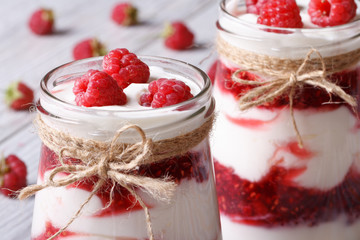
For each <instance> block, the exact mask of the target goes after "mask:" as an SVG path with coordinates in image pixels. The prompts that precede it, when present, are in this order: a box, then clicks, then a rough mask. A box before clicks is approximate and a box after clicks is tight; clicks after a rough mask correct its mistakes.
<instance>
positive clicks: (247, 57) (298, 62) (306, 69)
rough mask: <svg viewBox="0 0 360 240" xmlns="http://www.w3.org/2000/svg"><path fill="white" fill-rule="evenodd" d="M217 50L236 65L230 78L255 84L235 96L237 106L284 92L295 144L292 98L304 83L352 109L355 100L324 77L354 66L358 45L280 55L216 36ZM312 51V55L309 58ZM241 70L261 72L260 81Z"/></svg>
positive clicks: (246, 106) (244, 107)
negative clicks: (290, 56)
mask: <svg viewBox="0 0 360 240" xmlns="http://www.w3.org/2000/svg"><path fill="white" fill-rule="evenodd" d="M217 51H218V53H219V54H220V55H222V56H224V57H226V58H227V59H229V60H231V61H232V62H233V63H235V64H237V65H238V66H239V69H238V70H237V71H235V72H234V73H233V75H232V80H233V81H235V82H238V83H241V84H245V85H252V86H256V87H254V88H253V89H251V90H250V91H248V92H247V93H245V94H244V95H242V96H240V98H239V109H240V110H247V109H250V108H252V107H256V106H259V105H262V104H264V103H268V102H271V101H273V100H274V99H275V98H276V97H279V96H282V95H284V94H287V95H288V96H289V109H290V113H291V117H292V123H293V126H294V129H295V132H296V136H297V139H298V143H299V146H300V147H301V148H302V147H303V140H302V137H301V135H300V132H299V130H298V127H297V124H296V121H295V117H294V111H293V98H294V94H295V90H296V88H299V87H303V86H304V85H305V84H307V85H311V86H313V87H318V88H322V89H324V90H325V91H327V92H328V93H329V94H334V95H337V96H339V97H340V98H342V99H343V100H344V102H346V103H347V104H349V105H350V106H351V107H352V108H353V110H354V112H356V106H357V102H356V99H355V98H354V97H352V96H351V95H349V94H347V93H346V92H345V91H344V90H343V89H342V88H341V87H339V86H337V85H336V83H332V82H331V81H329V80H328V76H329V75H331V74H333V73H337V72H341V71H343V70H345V69H349V68H351V67H353V66H355V65H356V64H357V63H358V62H359V61H360V48H359V49H356V50H354V51H351V52H348V53H344V54H340V55H336V56H331V57H326V58H323V57H322V56H321V54H320V53H319V51H317V50H316V49H310V50H309V52H308V53H307V54H306V56H304V58H303V59H284V58H276V57H271V56H267V55H262V54H257V53H254V52H250V51H246V50H244V49H241V48H238V47H236V46H233V45H231V44H230V43H228V42H227V41H226V40H224V39H222V38H221V37H220V36H218V38H217ZM312 55H316V57H315V58H312ZM242 71H253V72H256V73H258V74H260V75H262V76H265V78H266V80H264V81H250V80H244V79H241V78H239V77H238V75H239V73H240V72H242Z"/></svg>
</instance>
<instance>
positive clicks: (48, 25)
mask: <svg viewBox="0 0 360 240" xmlns="http://www.w3.org/2000/svg"><path fill="white" fill-rule="evenodd" d="M53 26H54V14H53V11H52V10H51V9H45V8H40V9H38V10H36V11H35V12H34V13H33V14H32V15H31V17H30V20H29V27H30V29H31V31H32V32H33V33H35V34H38V35H45V34H50V33H52V31H53Z"/></svg>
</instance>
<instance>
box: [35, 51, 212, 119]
mask: <svg viewBox="0 0 360 240" xmlns="http://www.w3.org/2000/svg"><path fill="white" fill-rule="evenodd" d="M138 58H139V59H141V60H145V61H146V60H154V61H162V62H164V61H165V62H167V63H172V64H178V65H181V66H182V67H187V68H190V69H192V70H193V71H194V72H196V73H197V74H199V76H200V77H201V78H202V79H203V80H204V85H203V86H202V87H201V89H200V91H199V92H198V93H197V94H196V95H195V96H194V97H193V98H191V99H188V100H186V101H184V102H181V103H178V104H175V105H171V106H166V107H162V108H143V109H133V110H129V109H127V110H126V111H125V110H117V109H103V108H101V107H96V108H86V107H82V106H77V105H74V104H71V103H69V102H66V101H64V100H62V99H60V98H57V97H56V96H55V95H53V94H52V93H51V92H50V90H49V88H48V81H49V80H50V79H51V77H52V76H53V75H54V74H55V73H56V72H57V71H59V70H61V69H64V68H66V67H69V66H72V65H75V64H85V63H90V62H96V61H100V60H102V59H103V56H100V57H93V58H87V59H81V60H75V61H71V62H68V63H65V64H63V65H60V66H58V67H56V68H54V69H52V70H51V71H49V72H48V73H47V74H46V75H45V76H44V77H43V78H42V80H41V82H40V90H41V91H40V94H41V97H45V98H46V99H48V100H51V101H55V102H56V104H60V105H61V106H63V107H65V108H67V109H69V110H74V111H77V112H81V113H84V114H101V113H104V112H113V113H120V112H126V113H134V114H136V113H141V114H145V113H148V112H151V113H155V112H158V113H159V114H160V113H161V112H165V111H166V112H168V111H173V110H177V109H179V108H183V107H185V106H191V105H194V104H195V103H197V102H198V101H199V99H200V98H203V97H204V96H205V97H206V96H208V97H209V98H210V96H211V80H210V79H209V77H208V76H207V74H206V73H205V72H203V71H202V70H201V69H200V68H198V67H196V66H194V65H192V64H189V63H186V62H184V61H180V60H175V59H171V58H166V57H158V56H147V55H139V56H138ZM39 107H41V106H39V104H38V106H37V108H38V111H39ZM40 111H41V112H47V111H46V109H43V108H42V109H41V110H40Z"/></svg>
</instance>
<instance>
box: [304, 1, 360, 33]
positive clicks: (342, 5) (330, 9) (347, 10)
mask: <svg viewBox="0 0 360 240" xmlns="http://www.w3.org/2000/svg"><path fill="white" fill-rule="evenodd" d="M356 8H357V6H356V3H355V1H354V0H330V1H328V0H311V1H310V3H309V7H308V13H309V15H310V19H311V22H312V23H314V24H316V25H318V26H320V27H327V26H337V25H341V24H345V23H348V22H350V20H351V19H353V18H354V17H355V15H356Z"/></svg>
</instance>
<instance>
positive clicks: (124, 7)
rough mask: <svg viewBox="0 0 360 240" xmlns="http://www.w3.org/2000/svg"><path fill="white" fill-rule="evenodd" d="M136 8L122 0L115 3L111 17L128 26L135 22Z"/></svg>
mask: <svg viewBox="0 0 360 240" xmlns="http://www.w3.org/2000/svg"><path fill="white" fill-rule="evenodd" d="M137 15H138V10H137V8H136V7H134V6H133V5H132V4H131V3H128V2H124V3H119V4H117V5H116V6H115V7H114V8H113V10H112V13H111V18H112V20H114V21H115V22H116V23H118V24H120V25H123V26H130V25H134V24H136V23H137Z"/></svg>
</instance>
